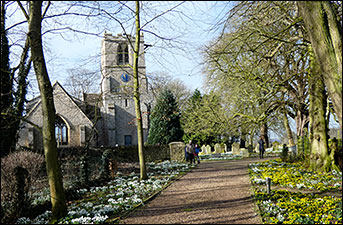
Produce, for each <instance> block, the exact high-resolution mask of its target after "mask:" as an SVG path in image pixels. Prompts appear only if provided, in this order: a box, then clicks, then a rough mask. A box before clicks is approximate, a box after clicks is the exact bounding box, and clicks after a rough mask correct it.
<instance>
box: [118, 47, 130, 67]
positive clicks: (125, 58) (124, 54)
mask: <svg viewBox="0 0 343 225" xmlns="http://www.w3.org/2000/svg"><path fill="white" fill-rule="evenodd" d="M117 57H118V61H117V62H118V65H126V64H129V48H128V46H127V45H126V44H121V45H119V46H118V55H117Z"/></svg>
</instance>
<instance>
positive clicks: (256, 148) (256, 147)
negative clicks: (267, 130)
mask: <svg viewBox="0 0 343 225" xmlns="http://www.w3.org/2000/svg"><path fill="white" fill-rule="evenodd" d="M259 148H260V145H259V144H257V145H256V146H255V148H254V151H255V152H256V153H259Z"/></svg>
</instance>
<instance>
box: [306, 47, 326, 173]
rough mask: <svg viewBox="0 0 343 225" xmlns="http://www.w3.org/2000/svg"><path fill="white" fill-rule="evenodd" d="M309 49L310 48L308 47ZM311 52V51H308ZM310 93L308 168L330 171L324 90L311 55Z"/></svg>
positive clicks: (318, 67)
mask: <svg viewBox="0 0 343 225" xmlns="http://www.w3.org/2000/svg"><path fill="white" fill-rule="evenodd" d="M310 47H311V46H310ZM310 51H311V52H312V49H310ZM309 84H310V88H309V92H310V149H311V151H310V160H309V161H310V167H311V168H312V169H323V170H325V171H328V170H330V167H331V163H330V157H329V152H328V151H329V148H328V137H327V135H328V132H327V129H328V127H327V121H326V117H325V113H326V102H327V101H326V99H327V96H326V90H325V85H324V81H323V76H322V74H321V69H320V66H319V63H318V62H316V58H315V57H313V52H312V54H311V64H310V73H309Z"/></svg>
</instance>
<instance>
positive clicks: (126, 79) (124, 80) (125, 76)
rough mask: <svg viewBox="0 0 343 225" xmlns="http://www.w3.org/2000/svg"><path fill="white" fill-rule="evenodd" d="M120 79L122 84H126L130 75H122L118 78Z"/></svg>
mask: <svg viewBox="0 0 343 225" xmlns="http://www.w3.org/2000/svg"><path fill="white" fill-rule="evenodd" d="M120 78H121V80H122V81H123V82H125V83H126V82H128V81H129V80H130V75H129V74H127V73H123V74H122V75H121V76H120Z"/></svg>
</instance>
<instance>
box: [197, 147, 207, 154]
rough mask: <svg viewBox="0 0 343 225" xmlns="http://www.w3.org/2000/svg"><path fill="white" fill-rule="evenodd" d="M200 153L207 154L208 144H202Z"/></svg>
mask: <svg viewBox="0 0 343 225" xmlns="http://www.w3.org/2000/svg"><path fill="white" fill-rule="evenodd" d="M199 155H207V152H206V146H205V145H203V146H201V152H199Z"/></svg>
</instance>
